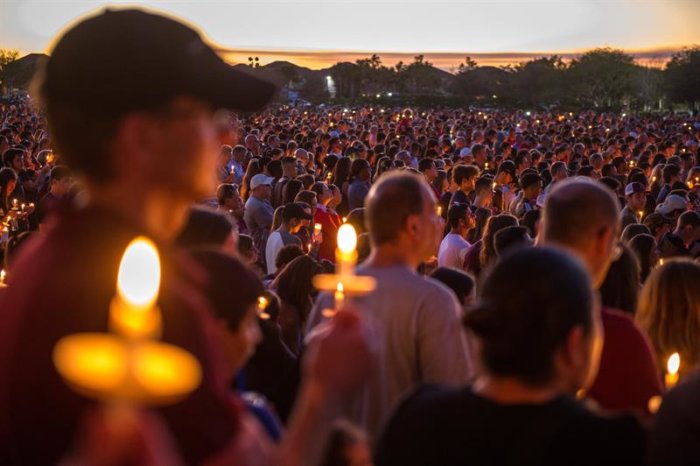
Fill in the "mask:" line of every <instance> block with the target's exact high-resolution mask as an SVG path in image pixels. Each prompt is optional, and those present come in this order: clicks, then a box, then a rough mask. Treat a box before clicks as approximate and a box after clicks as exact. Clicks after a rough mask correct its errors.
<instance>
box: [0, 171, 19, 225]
mask: <svg viewBox="0 0 700 466" xmlns="http://www.w3.org/2000/svg"><path fill="white" fill-rule="evenodd" d="M16 186H17V173H15V171H14V170H13V169H11V168H9V167H3V168H0V210H2V211H3V213H4V214H5V215H7V213H8V212H9V211H10V210H11V209H12V193H13V192H14V191H15V187H16Z"/></svg>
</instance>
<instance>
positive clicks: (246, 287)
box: [190, 248, 264, 330]
mask: <svg viewBox="0 0 700 466" xmlns="http://www.w3.org/2000/svg"><path fill="white" fill-rule="evenodd" d="M190 255H191V257H193V258H194V260H195V262H197V263H198V264H199V265H200V266H202V267H203V268H204V269H205V270H206V272H207V279H206V281H205V282H204V285H203V288H204V289H203V291H204V296H206V297H207V299H208V300H209V303H210V304H211V306H212V308H213V309H214V312H215V313H216V316H217V317H218V318H220V319H224V320H226V322H227V323H228V327H229V328H230V329H231V330H236V329H237V328H238V325H239V323H240V322H241V320H242V319H243V317H245V314H246V312H247V311H248V309H249V308H250V306H253V305H255V304H256V303H257V300H258V297H259V296H260V295H262V294H263V292H264V288H263V286H262V283H261V282H260V280H259V279H258V277H256V276H255V274H254V273H253V272H252V271H251V270H250V269H248V268H247V267H246V266H245V265H243V264H242V263H241V262H240V261H239V260H238V259H236V258H235V257H233V256H231V255H228V254H225V253H222V252H220V251H217V250H215V249H201V248H195V249H193V250H192V251H191V252H190Z"/></svg>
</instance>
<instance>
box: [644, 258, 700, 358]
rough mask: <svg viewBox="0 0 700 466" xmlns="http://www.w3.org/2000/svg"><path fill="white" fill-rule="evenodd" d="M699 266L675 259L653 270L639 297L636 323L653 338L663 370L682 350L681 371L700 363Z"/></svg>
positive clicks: (653, 344) (689, 261)
mask: <svg viewBox="0 0 700 466" xmlns="http://www.w3.org/2000/svg"><path fill="white" fill-rule="evenodd" d="M698 284H700V265H699V264H697V263H696V262H693V261H691V260H689V259H672V260H669V261H668V262H667V263H666V264H665V265H663V266H661V267H657V268H656V269H654V270H653V271H652V272H651V274H650V275H649V278H647V281H646V283H645V284H644V287H643V288H642V293H641V295H640V299H639V307H638V309H637V322H638V323H639V325H640V326H641V327H642V329H643V330H644V331H645V332H646V334H647V335H648V336H649V339H650V340H651V343H652V346H653V347H654V351H655V353H656V356H657V359H658V362H659V366H660V368H661V369H662V370H664V367H665V365H666V360H667V358H668V357H669V356H670V355H671V354H672V353H675V352H677V353H679V354H680V357H681V361H682V366H681V371H683V369H684V368H686V369H688V368H692V367H695V366H697V365H698V363H700V286H698Z"/></svg>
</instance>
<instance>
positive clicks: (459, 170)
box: [450, 165, 479, 205]
mask: <svg viewBox="0 0 700 466" xmlns="http://www.w3.org/2000/svg"><path fill="white" fill-rule="evenodd" d="M478 177H479V167H477V166H476V165H457V166H456V167H454V168H453V169H452V182H453V183H454V185H455V186H456V188H457V189H456V190H455V191H454V194H452V198H451V199H450V205H452V204H454V203H456V202H459V203H460V204H467V205H470V204H471V200H470V199H469V193H471V192H472V191H474V188H475V187H476V179H477V178H478Z"/></svg>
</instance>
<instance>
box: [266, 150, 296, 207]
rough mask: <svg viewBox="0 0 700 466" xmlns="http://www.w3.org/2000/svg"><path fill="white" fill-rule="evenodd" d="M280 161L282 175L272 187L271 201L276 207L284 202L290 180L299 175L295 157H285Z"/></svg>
mask: <svg viewBox="0 0 700 466" xmlns="http://www.w3.org/2000/svg"><path fill="white" fill-rule="evenodd" d="M280 163H281V165H282V177H281V178H279V179H278V180H277V181H276V182H275V185H274V187H273V189H272V197H271V202H272V206H273V207H274V208H277V207H279V206H281V205H283V204H284V189H285V187H286V185H287V183H288V182H289V181H290V180H293V179H295V178H296V177H297V168H296V160H294V157H283V158H282V160H281V161H280Z"/></svg>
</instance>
